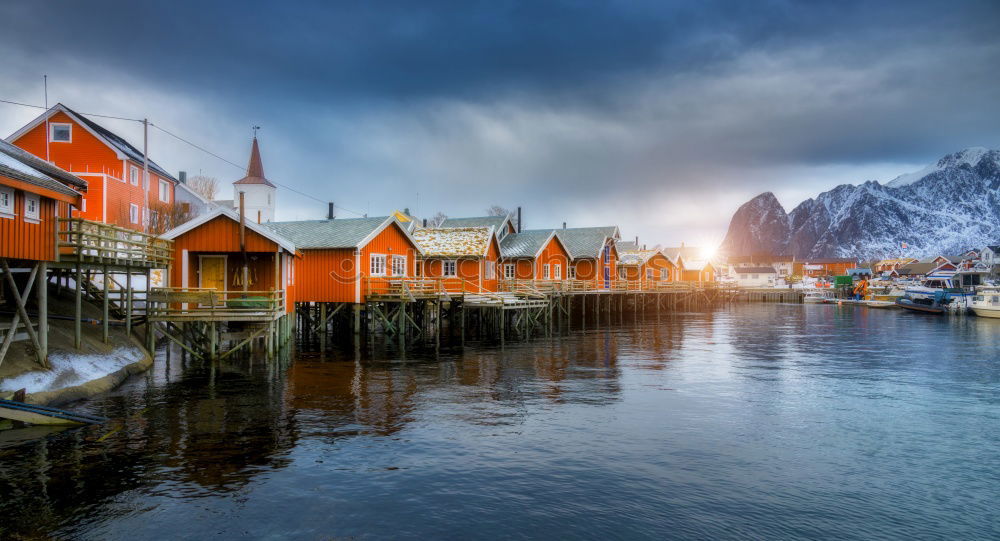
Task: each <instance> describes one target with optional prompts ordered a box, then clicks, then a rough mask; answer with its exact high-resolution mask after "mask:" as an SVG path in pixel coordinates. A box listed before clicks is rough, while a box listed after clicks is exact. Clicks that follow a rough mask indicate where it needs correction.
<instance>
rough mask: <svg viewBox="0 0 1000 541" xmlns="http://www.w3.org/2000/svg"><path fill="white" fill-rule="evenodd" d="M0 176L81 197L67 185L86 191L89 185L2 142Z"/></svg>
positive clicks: (0, 147) (32, 155)
mask: <svg viewBox="0 0 1000 541" xmlns="http://www.w3.org/2000/svg"><path fill="white" fill-rule="evenodd" d="M0 175H3V176H5V177H8V178H12V179H14V180H20V181H22V182H27V183H28V184H33V185H35V186H38V187H40V188H46V189H49V190H52V191H54V192H58V193H61V194H64V195H80V193H79V192H77V191H74V190H72V189H71V188H69V187H67V186H66V184H72V185H74V186H78V187H79V188H80V189H82V190H84V191H86V189H87V183H86V182H85V181H84V180H82V179H80V178H79V177H77V176H76V175H73V174H72V173H69V172H67V171H64V170H62V169H60V168H58V167H56V166H54V165H52V164H50V163H48V162H45V161H43V160H41V159H39V158H38V157H36V156H35V155H34V154H31V153H29V152H25V151H24V150H21V149H20V148H18V147H16V146H14V145H12V144H10V143H8V142H6V141H2V140H0Z"/></svg>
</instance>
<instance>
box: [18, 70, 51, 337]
mask: <svg viewBox="0 0 1000 541" xmlns="http://www.w3.org/2000/svg"><path fill="white" fill-rule="evenodd" d="M42 86H43V87H44V89H45V90H44V92H45V161H47V162H48V161H51V159H50V158H49V139H51V137H50V136H49V76H48V75H42ZM11 332H13V331H11Z"/></svg>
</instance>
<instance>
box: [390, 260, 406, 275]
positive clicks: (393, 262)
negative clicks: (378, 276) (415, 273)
mask: <svg viewBox="0 0 1000 541" xmlns="http://www.w3.org/2000/svg"><path fill="white" fill-rule="evenodd" d="M397 263H398V264H400V265H401V268H402V271H400V272H396V270H397V269H396V264H397ZM392 275H393V276H406V256H405V255H394V256H392Z"/></svg>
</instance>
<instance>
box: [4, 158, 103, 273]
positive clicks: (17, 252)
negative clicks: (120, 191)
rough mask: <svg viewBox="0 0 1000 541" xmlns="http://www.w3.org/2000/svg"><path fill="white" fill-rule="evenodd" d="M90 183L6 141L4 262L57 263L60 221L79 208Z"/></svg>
mask: <svg viewBox="0 0 1000 541" xmlns="http://www.w3.org/2000/svg"><path fill="white" fill-rule="evenodd" d="M86 189H87V183H86V182H84V181H83V180H82V179H80V178H78V177H76V176H75V175H73V174H71V173H68V172H67V171H64V170H62V169H60V168H59V167H56V166H54V165H52V164H49V163H47V162H45V161H43V160H41V159H39V158H37V157H36V156H34V155H32V154H29V153H28V152H25V151H23V150H21V149H20V148H17V147H15V146H13V145H11V144H10V143H7V142H4V141H0V258H2V259H17V260H28V261H54V260H55V259H56V225H57V224H56V218H57V217H58V216H62V217H66V216H67V214H68V213H69V211H70V209H71V208H75V207H78V206H79V205H80V200H81V198H82V196H81V194H80V192H83V191H86Z"/></svg>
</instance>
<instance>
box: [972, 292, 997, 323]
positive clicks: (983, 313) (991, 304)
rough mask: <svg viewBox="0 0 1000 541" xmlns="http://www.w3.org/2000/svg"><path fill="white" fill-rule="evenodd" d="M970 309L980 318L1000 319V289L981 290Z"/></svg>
mask: <svg viewBox="0 0 1000 541" xmlns="http://www.w3.org/2000/svg"><path fill="white" fill-rule="evenodd" d="M969 307H970V308H972V311H973V312H974V313H975V314H976V315H977V316H979V317H989V318H1000V287H987V288H981V289H979V290H978V291H976V296H975V297H973V298H972V304H971V305H970V306H969Z"/></svg>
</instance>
